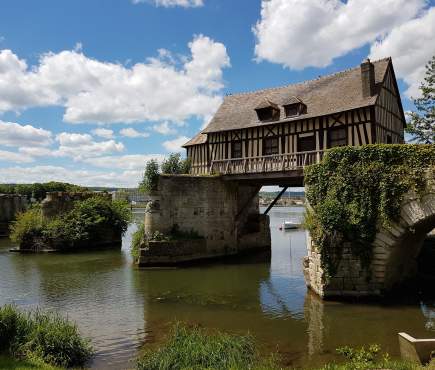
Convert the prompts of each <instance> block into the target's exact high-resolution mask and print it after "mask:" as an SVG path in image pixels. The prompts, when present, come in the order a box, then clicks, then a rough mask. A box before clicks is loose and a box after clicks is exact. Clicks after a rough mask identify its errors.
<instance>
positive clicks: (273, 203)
mask: <svg viewBox="0 0 435 370" xmlns="http://www.w3.org/2000/svg"><path fill="white" fill-rule="evenodd" d="M287 189H288V186H285V187H284V189H282V190H281V192H280V193H279V194H278V195H277V196H276V198H275V199H274V200H273V201H272V203H270V204H269V207H267V209H266V210H265V211H264V213H263V214H265V215H267V214H268V213H269V211H270V210H271V209H272V207H273V206H274V205H275V203H276V202H278V200H279V198H281V197H282V195H283V194H284V193H285V192H286V190H287Z"/></svg>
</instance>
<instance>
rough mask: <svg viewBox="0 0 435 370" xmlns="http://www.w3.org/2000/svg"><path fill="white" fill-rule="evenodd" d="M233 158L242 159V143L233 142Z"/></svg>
mask: <svg viewBox="0 0 435 370" xmlns="http://www.w3.org/2000/svg"><path fill="white" fill-rule="evenodd" d="M231 158H242V142H241V141H233V142H232V143H231Z"/></svg>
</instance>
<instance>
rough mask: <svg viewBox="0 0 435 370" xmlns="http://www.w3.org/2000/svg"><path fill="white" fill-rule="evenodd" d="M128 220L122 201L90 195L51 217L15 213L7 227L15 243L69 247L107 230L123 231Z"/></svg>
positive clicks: (126, 205)
mask: <svg viewBox="0 0 435 370" xmlns="http://www.w3.org/2000/svg"><path fill="white" fill-rule="evenodd" d="M130 221H131V211H130V208H129V206H128V204H127V203H126V202H123V201H113V202H112V201H110V200H109V199H106V198H104V197H101V196H94V197H90V198H88V199H85V200H82V201H77V202H75V203H74V206H73V209H72V210H71V211H69V212H66V213H64V214H61V215H59V216H57V217H54V218H53V219H49V220H43V219H42V217H41V212H40V210H39V209H31V210H28V211H27V212H24V213H22V214H20V215H18V217H17V220H16V221H15V222H13V224H12V226H11V239H12V241H14V242H15V243H18V244H23V243H24V244H25V243H26V242H34V241H35V240H36V239H40V241H41V242H42V243H43V244H46V245H50V244H52V242H55V243H56V245H58V246H60V247H61V248H62V247H63V248H71V247H74V246H75V245H78V243H83V242H87V241H98V240H99V239H100V238H104V237H105V235H106V234H107V232H108V231H112V232H114V233H115V234H119V233H121V234H123V233H124V232H125V231H126V230H127V226H128V223H129V222H130Z"/></svg>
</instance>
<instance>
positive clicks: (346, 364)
mask: <svg viewBox="0 0 435 370" xmlns="http://www.w3.org/2000/svg"><path fill="white" fill-rule="evenodd" d="M337 351H338V353H339V354H341V355H342V358H343V359H342V361H340V363H330V364H327V365H325V366H324V367H322V368H320V369H317V370H355V369H361V370H369V369H370V370H371V369H389V370H435V363H434V364H433V365H428V366H426V367H424V366H419V365H417V364H412V363H408V362H405V361H400V360H392V359H391V358H390V357H389V356H388V354H382V353H381V351H380V348H379V347H378V346H376V345H372V346H369V347H367V348H360V349H352V348H350V347H344V348H341V349H338V350H337ZM137 369H139V370H145V369H146V370H169V369H171V370H181V369H189V370H200V369H209V370H211V369H215V370H236V369H237V370H248V369H249V370H278V369H290V368H288V367H285V366H283V364H282V361H280V358H279V356H278V355H270V356H264V355H262V354H260V352H259V351H258V348H257V346H256V343H255V341H254V339H253V338H252V337H251V336H250V335H232V334H226V333H222V332H216V331H208V330H206V329H203V328H199V327H196V326H195V327H188V326H186V325H183V324H179V323H178V324H176V325H174V327H173V328H172V330H171V332H170V334H169V335H168V337H167V339H166V341H165V343H164V344H163V345H162V346H160V347H159V348H158V349H149V350H147V351H146V352H145V353H144V354H143V355H142V356H141V357H140V358H139V359H138V363H137Z"/></svg>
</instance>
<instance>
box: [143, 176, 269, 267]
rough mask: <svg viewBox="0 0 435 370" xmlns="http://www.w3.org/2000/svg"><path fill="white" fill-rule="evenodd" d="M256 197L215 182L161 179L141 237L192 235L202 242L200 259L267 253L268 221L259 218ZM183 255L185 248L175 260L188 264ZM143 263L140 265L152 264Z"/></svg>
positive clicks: (251, 189)
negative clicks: (177, 232) (174, 233)
mask: <svg viewBox="0 0 435 370" xmlns="http://www.w3.org/2000/svg"><path fill="white" fill-rule="evenodd" d="M258 191H259V187H257V186H250V185H240V184H235V183H230V182H227V181H224V180H223V179H222V178H221V177H219V176H185V175H181V176H180V175H179V176H168V175H163V176H161V177H160V180H159V187H158V191H157V192H156V193H155V194H153V197H152V198H153V200H152V202H151V204H150V206H149V207H148V208H147V211H146V214H145V232H146V233H147V234H148V235H152V234H153V233H155V232H156V231H158V232H160V233H163V234H169V233H170V232H171V230H173V229H174V228H176V229H178V230H180V231H181V232H185V233H187V232H191V231H194V232H195V233H196V234H198V235H199V236H201V237H203V238H204V245H205V250H206V251H205V252H204V253H203V258H207V257H211V256H225V255H233V254H237V253H241V252H245V251H250V250H253V249H261V248H270V229H269V217H268V216H265V215H259V208H258V196H257V193H258ZM188 249H189V248H188V245H187V244H186V253H185V254H186V256H185V258H184V257H181V256H179V259H180V260H184V259H188V257H187V256H188V255H189V253H188V252H187V250H188ZM192 258H193V257H192ZM174 259H175V258H174ZM195 259H196V257H195ZM144 261H145V260H144V259H143V258H141V259H140V260H139V261H138V262H139V265H141V264H142V265H145V264H146V265H149V264H150V263H151V262H150V261H151V260H150V259H148V260H147V262H146V263H142V262H144Z"/></svg>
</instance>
